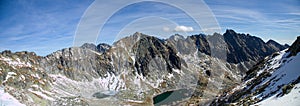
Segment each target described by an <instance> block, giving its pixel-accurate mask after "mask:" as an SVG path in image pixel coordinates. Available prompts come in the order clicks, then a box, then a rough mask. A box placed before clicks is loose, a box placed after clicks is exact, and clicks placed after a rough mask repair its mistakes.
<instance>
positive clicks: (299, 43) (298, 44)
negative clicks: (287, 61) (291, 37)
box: [288, 36, 300, 56]
mask: <svg viewBox="0 0 300 106" xmlns="http://www.w3.org/2000/svg"><path fill="white" fill-rule="evenodd" d="M288 52H290V55H289V56H295V55H297V54H298V52H300V36H298V37H297V40H296V41H295V42H294V43H293V44H292V46H291V47H290V48H289V49H288Z"/></svg>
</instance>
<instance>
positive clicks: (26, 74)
mask: <svg viewBox="0 0 300 106" xmlns="http://www.w3.org/2000/svg"><path fill="white" fill-rule="evenodd" d="M298 39H299V37H298ZM298 45H299V42H298V43H297V44H293V45H292V46H291V48H290V49H289V50H288V51H289V53H290V55H292V56H295V55H296V54H297V53H296V51H299V48H298V49H297V47H298ZM286 48H287V46H286V45H281V44H278V43H277V42H275V41H273V40H271V41H268V42H267V43H266V42H264V41H263V40H262V39H260V38H258V37H255V36H251V35H249V34H241V33H237V32H235V31H233V30H227V31H226V32H225V33H224V34H223V35H222V34H218V33H215V34H213V35H204V34H199V35H192V36H187V37H184V36H181V35H178V34H175V35H172V36H171V37H169V38H166V39H159V38H157V37H154V36H149V35H146V34H143V33H139V32H137V33H134V34H133V35H130V36H128V37H125V38H122V39H120V40H118V41H116V42H115V43H113V45H108V44H103V43H101V44H99V45H94V44H89V43H86V44H83V45H82V46H81V47H71V48H65V49H62V50H58V51H56V52H54V53H52V54H49V55H47V56H44V57H43V56H37V55H36V54H35V53H33V52H16V53H12V52H10V51H3V52H1V54H0V70H1V72H0V83H1V84H2V86H1V88H3V90H4V91H5V92H7V93H9V94H10V95H12V96H13V97H14V98H15V99H16V100H17V101H18V102H19V103H21V104H25V105H30V106H31V105H33V106H34V105H170V104H172V105H189V104H195V105H207V104H210V103H214V104H221V103H225V102H216V97H219V96H220V95H221V94H223V93H224V92H226V91H228V89H232V88H234V87H236V86H240V84H241V83H243V82H244V81H245V78H247V79H251V78H253V76H258V74H257V75H254V74H253V73H259V71H257V69H261V68H260V67H262V66H263V65H260V64H262V63H264V62H266V61H267V60H266V58H265V57H266V56H271V57H273V55H274V54H273V53H275V52H279V51H282V50H284V49H286ZM295 48H296V49H295ZM272 54H273V55H272ZM261 61H262V62H261ZM253 67H254V68H255V69H253ZM257 67H259V68H257ZM249 70H250V71H249ZM252 74H253V75H252ZM259 75H260V74H259ZM247 93H248V92H247ZM166 95H167V96H166ZM226 97H227V96H226ZM219 98H221V97H219ZM223 98H225V96H224V97H223ZM230 100H232V101H237V100H241V99H239V98H234V99H230ZM220 101H221V100H220ZM226 103H227V101H226Z"/></svg>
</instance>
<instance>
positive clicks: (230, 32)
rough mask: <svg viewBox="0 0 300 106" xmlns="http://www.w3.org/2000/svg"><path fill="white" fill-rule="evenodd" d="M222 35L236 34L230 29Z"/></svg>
mask: <svg viewBox="0 0 300 106" xmlns="http://www.w3.org/2000/svg"><path fill="white" fill-rule="evenodd" d="M224 34H229V35H235V34H237V33H236V32H235V31H234V30H232V29H227V30H226V32H225V33H224Z"/></svg>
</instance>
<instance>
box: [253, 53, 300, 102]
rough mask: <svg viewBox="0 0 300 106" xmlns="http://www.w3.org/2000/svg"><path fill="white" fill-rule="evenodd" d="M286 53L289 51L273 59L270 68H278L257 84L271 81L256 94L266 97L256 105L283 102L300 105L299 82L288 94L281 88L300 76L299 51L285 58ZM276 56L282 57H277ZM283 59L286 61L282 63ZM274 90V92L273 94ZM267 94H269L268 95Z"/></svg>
mask: <svg viewBox="0 0 300 106" xmlns="http://www.w3.org/2000/svg"><path fill="white" fill-rule="evenodd" d="M281 54H282V52H281ZM288 54H289V53H285V54H284V55H279V56H277V57H275V58H274V59H273V61H272V62H273V66H272V67H271V68H274V66H275V67H279V68H278V69H277V70H275V71H274V72H273V73H272V76H271V77H268V78H266V79H264V80H263V82H262V83H261V84H260V85H258V86H257V87H259V86H261V85H263V84H265V83H267V82H270V81H271V83H270V84H269V85H268V87H266V88H265V89H264V91H263V92H262V93H260V94H258V95H256V97H257V98H262V97H267V98H264V99H262V101H260V102H258V103H257V104H256V105H261V106H275V105H280V104H284V105H286V106H300V83H297V84H295V86H294V87H293V88H292V89H291V91H290V92H289V93H288V94H284V93H283V90H282V86H284V85H287V84H291V83H292V82H293V81H295V80H297V78H299V77H300V71H299V63H300V53H298V54H297V55H296V56H292V57H289V58H286V56H287V55H288ZM278 57H282V58H281V59H279V58H278ZM274 60H275V61H274ZM283 61H286V62H285V63H284V62H283ZM278 62H279V64H278ZM280 63H281V64H280ZM273 79H274V80H273ZM278 87H280V89H278ZM274 92H276V93H275V94H274ZM282 94H284V95H282ZM268 95H271V96H270V97H268ZM278 95H282V96H278Z"/></svg>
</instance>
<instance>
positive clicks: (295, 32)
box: [0, 0, 300, 56]
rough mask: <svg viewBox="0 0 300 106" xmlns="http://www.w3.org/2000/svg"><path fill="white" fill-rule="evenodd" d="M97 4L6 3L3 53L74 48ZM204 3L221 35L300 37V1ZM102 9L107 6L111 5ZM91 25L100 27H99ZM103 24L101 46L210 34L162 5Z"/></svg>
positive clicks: (0, 38) (0, 23)
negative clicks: (132, 38)
mask: <svg viewBox="0 0 300 106" xmlns="http://www.w3.org/2000/svg"><path fill="white" fill-rule="evenodd" d="M123 1H124V0H123ZM93 2H94V1H93V0H1V1H0V51H3V50H12V51H24V50H26V51H34V52H36V53H37V54H38V55H43V56H44V55H47V54H50V53H51V52H54V51H56V50H59V49H62V48H66V47H71V46H73V41H74V36H75V35H76V32H78V29H77V26H78V24H79V23H80V22H81V21H82V20H81V18H82V16H83V15H85V11H87V10H88V9H89V8H91V7H90V5H91V4H92V3H93ZM204 2H205V3H206V4H207V6H208V7H209V8H210V9H211V11H212V13H213V14H214V16H215V17H216V20H217V22H218V24H219V26H220V27H221V32H220V33H224V31H225V30H226V29H234V30H236V31H237V32H241V33H250V34H251V35H254V36H258V37H261V38H262V39H263V40H265V41H267V40H268V39H274V40H276V41H278V42H280V43H282V44H284V43H292V42H293V41H294V40H295V38H296V36H299V35H300V30H299V29H300V1H299V0H276V1H273V0H251V1H250V0H248V1H246V0H226V1H222V0H205V1H204ZM94 3H95V2H94ZM98 3H99V2H98ZM100 3H103V4H105V3H106V1H100ZM112 3H113V2H112ZM113 6H114V5H109V7H113ZM186 8H191V9H193V8H196V7H186ZM106 9H110V8H106ZM106 11H107V10H105V9H101V10H99V11H96V12H94V13H95V15H98V16H99V15H100V16H102V15H103V14H108V13H106ZM201 13H202V14H205V13H204V12H203V11H199V14H201ZM195 14H197V13H195ZM95 17H96V18H97V16H95ZM95 17H94V18H95ZM91 20H92V19H91ZM91 22H93V23H95V24H99V23H98V21H91ZM203 22H205V19H204V20H203ZM100 24H103V29H102V30H100V29H97V28H98V27H95V28H96V30H97V31H99V32H97V33H98V35H99V37H97V39H96V40H95V41H96V43H100V42H105V43H109V44H111V43H112V42H114V41H115V40H117V39H119V38H121V37H123V36H125V35H128V34H133V33H134V32H135V31H140V32H145V33H146V34H151V35H157V36H159V37H162V38H163V37H168V36H170V35H171V34H175V33H179V34H183V35H190V34H197V33H206V32H205V29H203V28H202V29H201V28H200V26H199V25H198V24H197V23H196V22H195V21H194V20H193V19H192V18H191V17H190V16H188V15H187V14H186V13H185V12H184V11H183V10H181V9H180V8H176V7H174V6H170V5H168V4H163V3H157V2H141V3H136V4H132V5H128V6H127V7H124V8H122V9H120V10H119V11H115V13H114V14H113V15H112V16H111V17H110V18H109V19H108V20H107V21H106V23H100ZM203 26H205V25H203ZM201 27H202V26H201ZM93 30H95V29H93ZM83 31H85V32H84V33H85V34H89V32H92V31H91V28H87V29H84V30H83ZM207 34H211V33H207ZM92 43H95V42H92Z"/></svg>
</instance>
